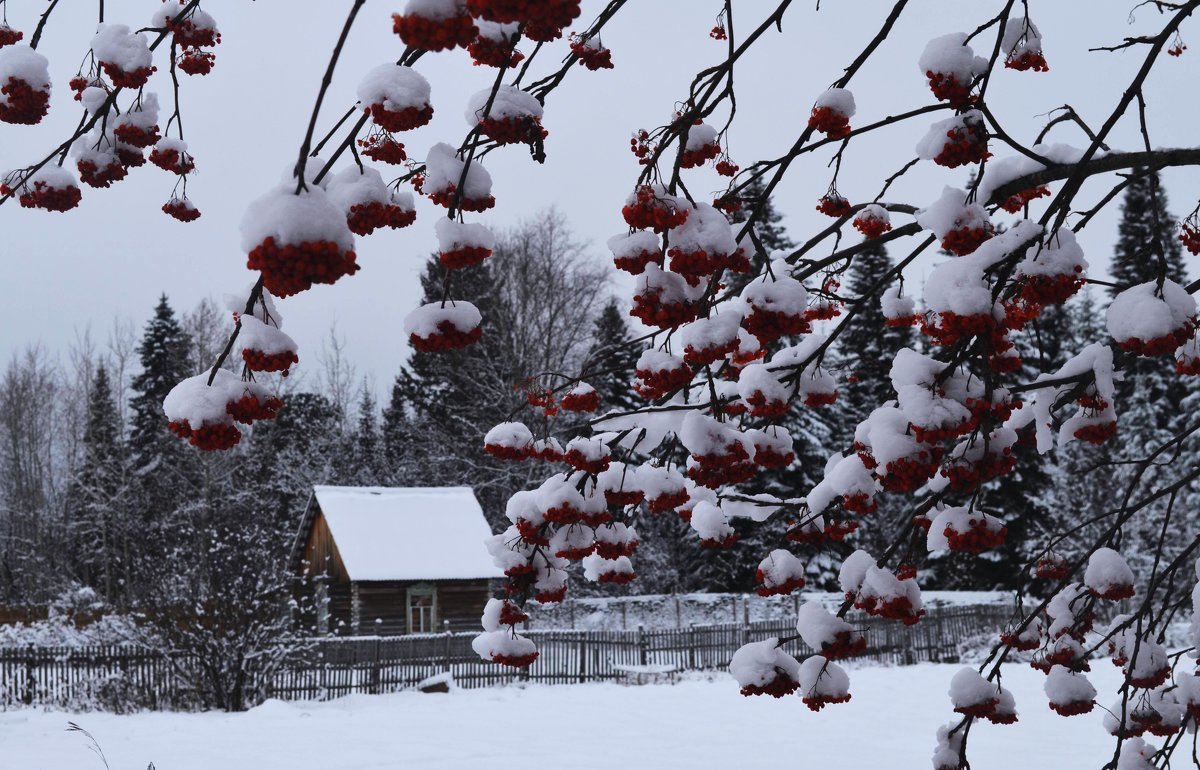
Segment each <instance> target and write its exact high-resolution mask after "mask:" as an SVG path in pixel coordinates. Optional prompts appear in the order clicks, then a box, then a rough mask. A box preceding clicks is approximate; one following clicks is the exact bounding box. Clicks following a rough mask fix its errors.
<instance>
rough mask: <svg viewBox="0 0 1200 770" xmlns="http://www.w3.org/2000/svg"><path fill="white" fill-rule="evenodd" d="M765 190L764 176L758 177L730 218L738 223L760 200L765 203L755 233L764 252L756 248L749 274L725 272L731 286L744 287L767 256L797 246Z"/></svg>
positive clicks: (756, 219) (759, 268)
mask: <svg viewBox="0 0 1200 770" xmlns="http://www.w3.org/2000/svg"><path fill="white" fill-rule="evenodd" d="M766 191H767V185H766V182H764V181H763V179H762V177H759V178H757V179H755V180H754V181H753V182H751V183H750V184H749V185H747V186H746V189H745V190H744V191H742V195H741V197H742V201H743V204H742V208H741V209H740V210H739V211H737V212H736V213H734V214H733V215H732V216H731V217H730V219H731V220H732V221H733V222H734V223H735V224H736V223H738V222H745V221H746V219H747V214H746V212H747V211H750V210H752V209H753V208H754V207H755V206H758V205H759V204H760V203H761V205H762V211H761V213H760V214H759V215H758V216H757V217H755V219H754V235H755V237H756V238H758V242H759V244H761V245H762V248H763V252H765V253H759V252H758V250H757V249H756V250H755V253H754V256H753V257H752V258H751V260H750V266H751V270H750V272H749V273H728V274H726V275H725V278H724V280H725V283H727V284H728V285H729V286H730V287H732V288H735V289H738V288H741V287H742V286H745V285H746V283H748V282H749V280H750V277H751V276H753V275H757V274H758V273H760V272H761V271H762V267H763V261H764V258H769V257H770V256H771V255H772V254H773V253H774V252H776V251H787V250H789V249H793V248H795V246H796V244H795V242H793V241H792V239H791V238H789V237H788V234H787V230H786V229H785V228H784V226H783V215H782V214H780V213H779V212H778V211H777V210H776V209H775V204H774V202H773V201H772V200H771V198H770V197H769V196H768V195H767V194H766Z"/></svg>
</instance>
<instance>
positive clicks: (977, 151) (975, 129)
mask: <svg viewBox="0 0 1200 770" xmlns="http://www.w3.org/2000/svg"><path fill="white" fill-rule="evenodd" d="M987 140H988V132H987V126H986V125H984V122H983V113H982V112H980V111H979V110H968V111H967V112H964V113H962V114H961V115H955V116H954V117H952V118H947V119H945V120H939V121H937V122H936V123H934V124H933V125H932V126H931V127H930V129H929V132H928V133H926V134H925V136H924V138H922V139H921V141H920V142H918V143H917V157H918V158H921V159H923V160H932V161H933V162H934V163H936V164H938V165H939V166H945V167H946V168H958V167H959V166H965V165H968V164H972V163H982V162H983V161H985V160H987V159H988V158H990V157H992V154H991V153H990V152H988V144H987Z"/></svg>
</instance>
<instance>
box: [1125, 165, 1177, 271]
mask: <svg viewBox="0 0 1200 770" xmlns="http://www.w3.org/2000/svg"><path fill="white" fill-rule="evenodd" d="M1133 173H1134V176H1133V179H1132V181H1130V183H1129V186H1128V187H1126V188H1125V194H1124V197H1123V198H1122V200H1121V224H1120V226H1119V228H1118V230H1117V233H1118V235H1117V244H1116V247H1115V249H1114V250H1113V257H1112V263H1111V264H1110V265H1109V273H1111V274H1112V277H1113V281H1114V282H1115V283H1116V284H1117V286H1116V287H1114V288H1112V289H1111V290H1110V291H1111V293H1112V294H1117V293H1118V292H1120V290H1121V289H1122V288H1124V287H1128V286H1134V285H1136V284H1139V283H1146V282H1147V281H1154V280H1157V279H1158V278H1159V276H1163V277H1166V278H1169V279H1170V280H1172V281H1180V280H1182V278H1183V275H1184V264H1183V253H1182V251H1181V249H1180V245H1179V241H1178V240H1177V239H1176V237H1175V218H1174V217H1172V216H1171V213H1170V212H1169V211H1168V210H1167V193H1166V190H1164V189H1163V186H1162V182H1161V180H1160V179H1159V175H1158V172H1157V171H1148V170H1146V169H1136V170H1135V171H1134V172H1133Z"/></svg>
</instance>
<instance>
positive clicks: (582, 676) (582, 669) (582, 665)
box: [578, 633, 587, 684]
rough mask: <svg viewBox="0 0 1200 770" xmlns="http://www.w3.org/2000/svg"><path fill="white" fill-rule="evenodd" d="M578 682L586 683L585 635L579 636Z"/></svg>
mask: <svg viewBox="0 0 1200 770" xmlns="http://www.w3.org/2000/svg"><path fill="white" fill-rule="evenodd" d="M578 641H579V682H580V684H582V683H584V682H586V681H587V634H586V633H583V634H580V635H579V639H578Z"/></svg>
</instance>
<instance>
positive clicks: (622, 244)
mask: <svg viewBox="0 0 1200 770" xmlns="http://www.w3.org/2000/svg"><path fill="white" fill-rule="evenodd" d="M608 249H609V251H611V252H612V255H613V264H614V265H616V266H617V269H618V270H624V271H625V272H627V273H629V274H631V275H641V274H642V272H643V271H644V270H645V269H646V265H648V264H650V263H651V262H654V263H655V264H657V265H658V266H659V267H662V264H663V255H662V245H661V244H660V243H659V240H658V236H656V235H655V234H654V233H650V232H646V231H645V230H635V231H634V232H632V233H621V234H620V235H614V236H613V237H612V238H609V239H608Z"/></svg>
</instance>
